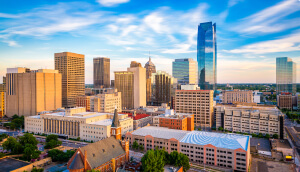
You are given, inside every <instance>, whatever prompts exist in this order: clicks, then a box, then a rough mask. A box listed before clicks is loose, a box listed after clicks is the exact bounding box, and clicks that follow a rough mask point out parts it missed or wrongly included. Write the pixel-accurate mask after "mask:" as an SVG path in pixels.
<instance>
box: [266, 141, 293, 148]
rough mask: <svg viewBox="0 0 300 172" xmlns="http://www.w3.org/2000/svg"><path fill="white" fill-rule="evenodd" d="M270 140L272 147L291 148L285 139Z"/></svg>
mask: <svg viewBox="0 0 300 172" xmlns="http://www.w3.org/2000/svg"><path fill="white" fill-rule="evenodd" d="M270 141H271V144H272V148H273V149H277V148H285V149H292V147H291V145H290V143H289V141H288V140H287V139H284V140H280V139H271V140H270Z"/></svg>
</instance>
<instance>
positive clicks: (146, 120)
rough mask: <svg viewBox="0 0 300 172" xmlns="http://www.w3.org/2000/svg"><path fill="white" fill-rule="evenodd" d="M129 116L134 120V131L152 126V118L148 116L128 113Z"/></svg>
mask: <svg viewBox="0 0 300 172" xmlns="http://www.w3.org/2000/svg"><path fill="white" fill-rule="evenodd" d="M128 116H129V117H131V118H132V119H133V130H136V129H138V128H142V127H145V126H147V125H150V124H152V116H151V115H148V114H137V113H135V112H133V113H128Z"/></svg>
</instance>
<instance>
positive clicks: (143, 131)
mask: <svg viewBox="0 0 300 172" xmlns="http://www.w3.org/2000/svg"><path fill="white" fill-rule="evenodd" d="M187 133H189V131H184V130H175V129H168V128H164V127H154V126H147V127H143V128H140V129H137V130H135V131H133V132H132V134H133V135H139V136H146V135H151V136H153V137H156V138H162V139H171V138H174V139H177V140H181V139H182V138H183V137H184V136H185V135H186V134H187Z"/></svg>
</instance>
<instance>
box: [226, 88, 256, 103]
mask: <svg viewBox="0 0 300 172" xmlns="http://www.w3.org/2000/svg"><path fill="white" fill-rule="evenodd" d="M223 103H253V91H249V90H238V89H235V90H233V91H223Z"/></svg>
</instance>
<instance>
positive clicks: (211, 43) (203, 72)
mask: <svg viewBox="0 0 300 172" xmlns="http://www.w3.org/2000/svg"><path fill="white" fill-rule="evenodd" d="M197 61H198V79H199V82H198V85H199V87H200V88H201V89H203V90H215V89H216V82H217V36H216V23H214V24H212V22H207V23H200V25H199V26H198V38H197Z"/></svg>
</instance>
